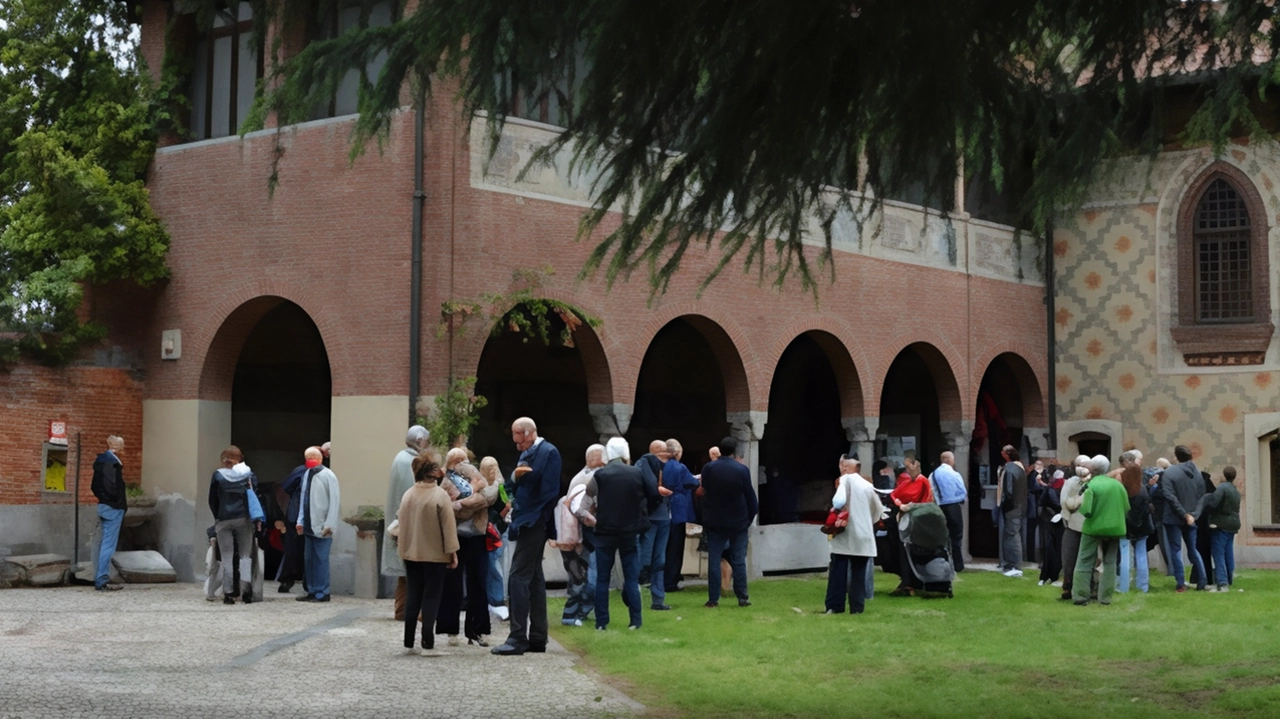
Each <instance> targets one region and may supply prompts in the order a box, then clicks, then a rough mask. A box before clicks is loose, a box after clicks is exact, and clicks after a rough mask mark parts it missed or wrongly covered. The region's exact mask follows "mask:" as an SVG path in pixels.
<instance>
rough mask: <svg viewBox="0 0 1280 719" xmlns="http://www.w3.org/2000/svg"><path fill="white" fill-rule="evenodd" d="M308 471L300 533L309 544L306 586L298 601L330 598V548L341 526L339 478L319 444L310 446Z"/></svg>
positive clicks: (308, 450) (307, 453)
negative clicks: (327, 465) (334, 535)
mask: <svg viewBox="0 0 1280 719" xmlns="http://www.w3.org/2000/svg"><path fill="white" fill-rule="evenodd" d="M305 456H306V460H307V461H306V465H307V472H306V474H304V475H302V502H301V508H300V509H299V510H298V525H297V527H296V529H297V532H298V534H300V535H302V536H303V537H304V538H305V541H306V546H307V570H306V571H307V589H308V590H310V594H304V595H302V596H301V597H298V601H299V602H327V601H329V548H330V546H331V545H332V544H333V532H334V530H336V529H337V528H338V508H339V505H340V497H339V495H338V478H337V476H335V475H334V473H333V470H331V469H329V468H328V467H326V466H324V465H323V464H322V463H321V462H322V460H323V459H324V455H323V454H321V453H320V448H319V447H307V451H306V454H305Z"/></svg>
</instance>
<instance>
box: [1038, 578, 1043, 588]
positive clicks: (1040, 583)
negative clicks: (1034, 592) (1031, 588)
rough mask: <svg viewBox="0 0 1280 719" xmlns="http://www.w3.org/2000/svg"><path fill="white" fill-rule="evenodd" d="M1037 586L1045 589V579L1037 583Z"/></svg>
mask: <svg viewBox="0 0 1280 719" xmlns="http://www.w3.org/2000/svg"><path fill="white" fill-rule="evenodd" d="M1036 586H1039V587H1043V586H1044V580H1043V579H1041V580H1040V581H1039V582H1036Z"/></svg>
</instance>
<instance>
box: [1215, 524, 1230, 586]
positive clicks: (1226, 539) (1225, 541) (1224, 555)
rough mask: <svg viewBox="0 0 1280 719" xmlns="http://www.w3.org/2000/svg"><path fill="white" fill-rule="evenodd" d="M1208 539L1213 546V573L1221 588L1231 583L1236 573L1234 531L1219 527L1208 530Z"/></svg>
mask: <svg viewBox="0 0 1280 719" xmlns="http://www.w3.org/2000/svg"><path fill="white" fill-rule="evenodd" d="M1209 541H1210V543H1211V544H1212V546H1213V573H1214V575H1215V576H1214V579H1215V580H1216V581H1217V583H1218V588H1219V589H1222V588H1223V587H1226V586H1228V585H1230V584H1231V583H1232V581H1233V580H1234V579H1235V573H1236V552H1235V542H1236V533H1235V532H1227V531H1224V530H1221V529H1210V530H1209Z"/></svg>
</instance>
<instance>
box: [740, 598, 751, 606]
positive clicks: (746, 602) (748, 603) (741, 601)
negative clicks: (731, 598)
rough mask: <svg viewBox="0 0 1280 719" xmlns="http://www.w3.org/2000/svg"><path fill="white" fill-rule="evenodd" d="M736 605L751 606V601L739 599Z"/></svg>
mask: <svg viewBox="0 0 1280 719" xmlns="http://www.w3.org/2000/svg"><path fill="white" fill-rule="evenodd" d="M738 606H740V607H749V606H751V602H749V601H747V600H745V599H739V600H738Z"/></svg>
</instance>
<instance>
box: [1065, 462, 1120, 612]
mask: <svg viewBox="0 0 1280 719" xmlns="http://www.w3.org/2000/svg"><path fill="white" fill-rule="evenodd" d="M1110 468H1111V462H1110V461H1108V460H1107V458H1106V457H1104V456H1102V455H1098V456H1096V457H1094V458H1093V459H1091V460H1089V471H1091V472H1092V473H1093V479H1090V480H1089V484H1088V486H1087V487H1086V489H1085V490H1084V500H1083V501H1082V502H1081V504H1080V514H1083V515H1084V528H1083V529H1082V530H1081V534H1082V536H1081V537H1080V558H1079V559H1077V560H1076V576H1075V578H1074V580H1073V581H1072V583H1071V587H1072V589H1071V599H1072V600H1073V601H1074V602H1075V603H1076V604H1078V605H1080V606H1084V605H1086V604H1088V603H1089V574H1090V572H1092V571H1093V559H1094V557H1096V556H1097V554H1098V550H1099V549H1101V550H1102V577H1101V579H1100V580H1099V582H1098V601H1099V602H1101V603H1102V604H1110V603H1111V595H1112V594H1113V593H1114V592H1115V590H1116V562H1117V561H1118V560H1119V558H1120V540H1121V539H1123V538H1124V537H1125V533H1126V531H1127V527H1126V525H1125V515H1126V514H1128V512H1129V492H1128V491H1127V490H1125V488H1124V485H1123V484H1121V483H1120V482H1119V480H1116V479H1112V478H1111V477H1108V476H1107V470H1108V469H1110Z"/></svg>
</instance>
